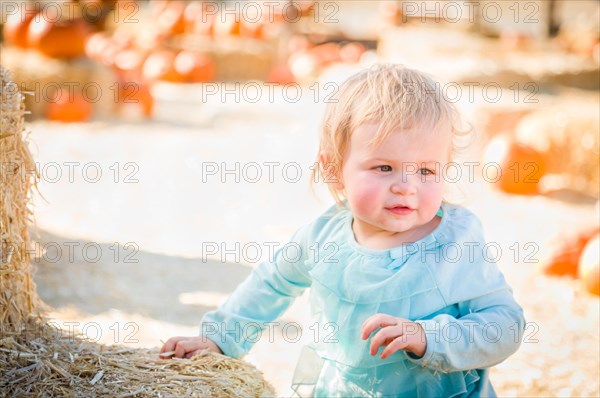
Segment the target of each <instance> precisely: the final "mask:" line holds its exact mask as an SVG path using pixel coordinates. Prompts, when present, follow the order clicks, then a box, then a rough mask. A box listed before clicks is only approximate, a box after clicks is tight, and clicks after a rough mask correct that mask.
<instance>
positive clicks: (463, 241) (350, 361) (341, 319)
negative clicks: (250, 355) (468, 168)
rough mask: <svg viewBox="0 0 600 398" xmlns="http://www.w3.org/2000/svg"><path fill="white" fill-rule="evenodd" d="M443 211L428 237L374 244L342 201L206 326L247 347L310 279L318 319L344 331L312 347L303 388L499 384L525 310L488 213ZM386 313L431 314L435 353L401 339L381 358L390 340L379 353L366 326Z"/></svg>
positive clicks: (237, 347) (427, 390)
mask: <svg viewBox="0 0 600 398" xmlns="http://www.w3.org/2000/svg"><path fill="white" fill-rule="evenodd" d="M438 215H440V216H441V217H442V220H441V222H440V224H439V225H438V227H437V228H436V229H435V231H433V232H432V233H431V234H429V235H427V236H425V237H424V238H423V239H421V240H419V241H417V242H415V243H413V244H408V245H403V246H399V247H395V248H392V249H389V250H371V249H367V248H365V247H362V246H360V245H359V244H358V243H357V242H356V240H355V238H354V234H353V232H352V214H351V212H350V211H349V210H348V209H347V208H343V207H338V206H333V207H331V208H330V209H329V210H328V211H327V212H325V213H324V214H323V215H322V216H320V217H319V218H317V219H316V220H315V221H314V222H312V223H311V224H308V225H307V226H305V227H303V228H301V229H300V230H299V231H298V232H296V234H295V235H294V236H293V238H292V240H291V242H290V243H289V244H288V245H286V246H284V248H285V249H282V250H279V251H278V252H276V254H275V256H274V259H273V261H267V262H264V263H262V264H260V265H259V266H258V267H257V268H256V269H255V270H254V271H253V272H252V273H251V274H250V275H249V276H248V278H247V279H246V280H245V281H244V282H243V283H242V284H241V285H240V286H239V287H238V288H237V289H236V290H235V291H234V292H233V294H232V295H231V296H230V297H229V298H228V300H227V301H226V302H225V303H224V304H223V305H221V306H220V307H219V308H218V309H217V310H216V311H211V312H208V313H207V314H206V315H205V316H204V317H203V319H202V323H203V326H202V330H203V331H204V334H205V335H206V336H208V337H209V338H211V339H212V340H214V341H215V343H216V344H217V345H218V346H219V347H220V348H221V350H222V351H223V352H224V353H225V354H226V355H228V356H232V357H240V356H242V355H244V354H246V353H247V352H248V351H249V350H250V348H251V347H252V345H253V344H254V343H255V342H256V340H257V339H256V338H255V336H256V335H258V333H259V332H258V330H257V327H258V326H260V327H263V326H264V327H267V326H268V324H267V322H270V321H273V320H275V319H276V318H278V317H279V316H280V315H281V314H282V313H283V312H284V310H285V309H286V308H287V307H288V306H289V305H290V304H291V302H292V301H293V300H294V298H296V297H298V296H299V295H300V294H302V292H303V290H304V289H306V288H309V287H310V288H311V292H310V302H311V313H312V316H313V317H314V321H315V322H318V324H319V325H321V327H324V328H325V327H327V325H329V326H331V327H330V329H329V330H330V332H331V331H333V332H334V333H329V334H328V335H327V334H326V333H323V334H322V335H323V337H322V338H319V339H318V340H317V341H312V342H311V343H310V344H309V345H308V346H307V347H306V348H305V349H304V351H303V353H302V355H301V358H300V360H299V362H298V365H297V368H296V374H295V376H294V382H293V387H294V388H295V390H296V391H297V392H298V394H299V395H304V394H306V395H310V396H316V397H437V396H439V397H455V396H456V397H458V396H460V397H467V396H468V397H478V396H495V393H494V390H493V388H492V386H491V384H490V382H489V378H488V371H489V367H491V366H493V365H495V364H498V363H500V362H502V361H503V360H505V359H506V358H507V357H509V356H510V355H511V354H513V353H514V352H515V351H516V350H517V349H518V347H519V345H520V342H521V339H522V334H523V331H524V328H525V319H524V317H523V310H522V308H521V307H520V306H519V305H518V304H517V303H516V301H515V300H514V298H513V295H512V290H511V288H510V287H509V286H508V284H507V283H506V281H505V279H504V276H503V275H502V273H501V272H500V270H499V269H498V267H497V266H496V264H495V263H494V258H493V257H494V256H496V255H497V250H496V249H497V246H495V245H486V243H485V240H484V238H483V233H482V229H481V224H480V222H479V220H478V219H477V217H476V216H475V215H474V214H473V213H471V212H470V211H468V210H466V209H465V208H463V207H460V206H456V205H450V204H446V203H444V204H442V207H441V209H440V212H438ZM377 313H385V314H390V315H393V316H395V317H401V318H406V319H409V320H413V321H415V322H419V323H421V325H422V326H423V328H424V329H425V331H426V333H427V350H426V352H425V354H424V355H423V357H421V358H416V357H414V356H413V355H411V354H408V353H407V352H405V351H398V352H396V353H394V354H392V355H390V356H389V357H388V358H386V359H381V358H380V357H379V354H381V352H382V350H383V348H381V349H380V350H379V353H378V355H376V356H371V355H370V354H369V345H370V341H371V338H369V339H367V340H364V341H363V340H362V339H361V336H360V331H361V327H362V324H363V322H364V321H365V320H366V319H367V318H369V317H370V316H372V315H374V314H377ZM332 325H333V326H332ZM251 330H257V332H256V335H253V334H252V333H249V331H251ZM207 332H210V333H207ZM374 334H375V333H373V334H372V335H371V336H373V335H374ZM306 391H308V392H306Z"/></svg>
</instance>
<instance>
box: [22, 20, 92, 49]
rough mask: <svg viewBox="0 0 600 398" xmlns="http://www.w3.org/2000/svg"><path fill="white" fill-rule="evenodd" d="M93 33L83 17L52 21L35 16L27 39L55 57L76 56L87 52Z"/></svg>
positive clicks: (34, 45) (35, 46)
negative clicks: (87, 39) (87, 40)
mask: <svg viewBox="0 0 600 398" xmlns="http://www.w3.org/2000/svg"><path fill="white" fill-rule="evenodd" d="M90 33H91V29H90V27H89V25H88V24H87V23H86V22H85V21H84V20H83V19H81V18H77V19H73V20H65V21H62V20H60V21H54V22H53V21H51V20H50V19H46V18H39V19H38V18H35V19H33V21H31V24H30V25H29V29H28V35H27V40H28V42H29V45H30V46H31V47H32V48H35V49H36V50H38V51H39V52H41V53H42V54H44V55H47V56H49V57H53V58H75V57H78V56H81V55H84V54H85V42H86V38H87V36H88V35H89V34H90Z"/></svg>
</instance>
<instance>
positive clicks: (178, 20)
mask: <svg viewBox="0 0 600 398" xmlns="http://www.w3.org/2000/svg"><path fill="white" fill-rule="evenodd" d="M185 9H186V3H185V2H183V1H179V0H174V1H170V2H168V3H167V5H166V7H165V8H164V10H162V12H161V13H160V14H159V15H158V20H157V24H158V30H159V31H160V32H162V33H164V34H166V35H178V34H182V33H184V32H185V25H186V24H185V19H184V11H185Z"/></svg>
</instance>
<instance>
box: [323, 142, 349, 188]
mask: <svg viewBox="0 0 600 398" xmlns="http://www.w3.org/2000/svg"><path fill="white" fill-rule="evenodd" d="M319 170H320V175H321V178H322V181H323V182H324V183H326V184H329V185H331V186H332V187H333V188H334V189H336V190H338V191H342V190H343V189H344V183H343V181H342V170H341V166H340V165H339V164H338V163H337V162H335V161H333V156H332V155H331V153H329V152H328V151H321V152H320V153H319Z"/></svg>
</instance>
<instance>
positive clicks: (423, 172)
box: [419, 168, 435, 176]
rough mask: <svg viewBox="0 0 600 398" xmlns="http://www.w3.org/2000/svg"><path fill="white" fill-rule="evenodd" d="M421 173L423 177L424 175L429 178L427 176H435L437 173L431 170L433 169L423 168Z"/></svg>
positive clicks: (420, 170)
mask: <svg viewBox="0 0 600 398" xmlns="http://www.w3.org/2000/svg"><path fill="white" fill-rule="evenodd" d="M419 173H420V174H421V175H424V176H427V175H433V174H435V173H434V172H433V170H431V169H426V168H421V169H419Z"/></svg>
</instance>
